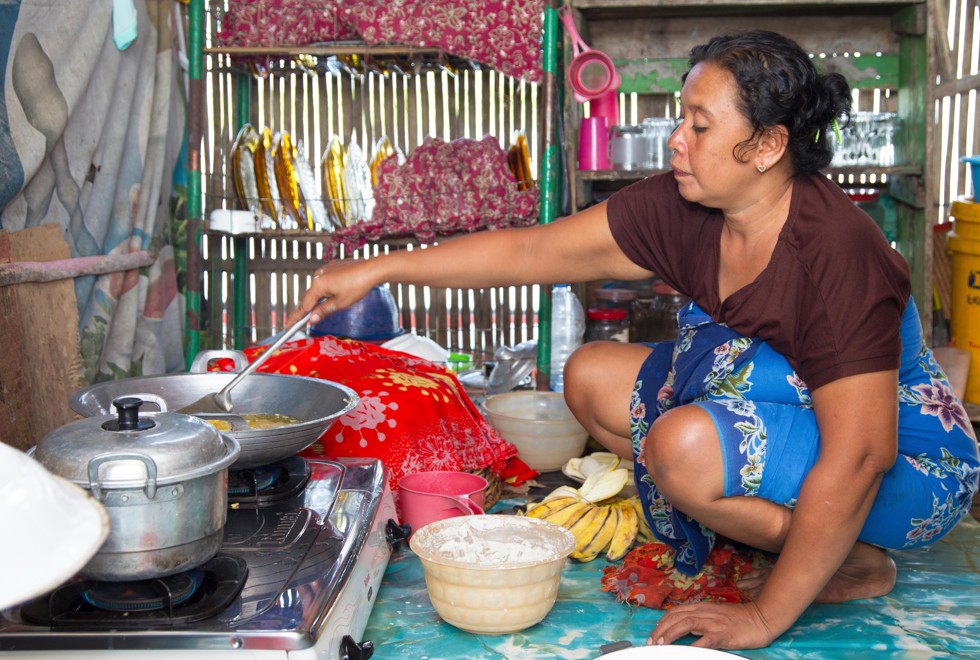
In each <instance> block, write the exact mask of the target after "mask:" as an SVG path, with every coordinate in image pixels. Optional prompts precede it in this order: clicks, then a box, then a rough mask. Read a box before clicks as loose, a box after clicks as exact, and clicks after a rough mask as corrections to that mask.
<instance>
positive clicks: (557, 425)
mask: <svg viewBox="0 0 980 660" xmlns="http://www.w3.org/2000/svg"><path fill="white" fill-rule="evenodd" d="M483 410H484V413H485V414H486V416H487V420H488V421H489V422H490V424H491V425H492V426H493V427H494V428H495V429H497V430H498V431H500V435H502V436H504V438H505V439H506V440H509V441H510V442H512V443H514V445H516V446H517V451H518V452H519V453H520V458H521V460H522V461H524V462H525V463H527V465H528V466H529V467H531V468H533V469H535V470H537V471H538V472H552V471H554V470H560V469H561V467H562V466H563V465H564V464H565V463H566V462H568V459H570V458H576V457H578V456H581V455H582V452H583V451H584V450H585V443H586V441H588V439H589V433H588V431H586V430H585V428H584V427H583V426H582V425H581V424H579V423H578V420H576V419H575V417H574V416H572V411H571V410H569V409H568V405H566V403H565V396H564V395H563V394H562V393H561V392H538V391H531V390H521V391H517V392H507V393H506V394H495V395H493V396H491V397H487V399H486V400H485V401H484V402H483Z"/></svg>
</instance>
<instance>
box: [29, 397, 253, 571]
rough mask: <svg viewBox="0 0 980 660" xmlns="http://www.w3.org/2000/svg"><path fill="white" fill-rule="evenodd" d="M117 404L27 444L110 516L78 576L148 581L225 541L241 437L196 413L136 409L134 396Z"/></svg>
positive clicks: (201, 559)
mask: <svg viewBox="0 0 980 660" xmlns="http://www.w3.org/2000/svg"><path fill="white" fill-rule="evenodd" d="M113 403H114V405H115V406H116V408H117V410H118V415H115V416H113V415H105V416H99V417H92V418H89V419H83V420H79V421H77V422H73V423H71V424H68V425H66V426H62V427H61V428H58V429H55V430H54V431H52V432H51V433H49V434H48V435H46V436H45V437H44V438H42V439H41V441H40V442H39V443H38V445H37V447H35V448H34V449H33V452H32V453H33V456H34V458H35V460H37V461H38V462H39V463H40V464H41V465H43V466H44V467H45V468H47V469H48V470H49V471H50V472H52V473H53V474H56V475H58V476H60V477H63V478H65V479H68V480H69V481H72V482H74V483H75V484H77V485H79V486H81V487H82V488H84V489H85V490H87V491H89V492H90V493H91V494H92V496H93V497H94V498H95V499H96V500H98V501H99V502H101V503H102V505H103V506H105V509H106V511H107V512H108V514H109V536H108V538H107V539H106V541H105V543H104V544H103V545H102V547H101V548H100V549H99V551H98V552H97V553H96V554H95V556H94V557H93V558H92V559H91V560H90V561H89V563H88V564H86V565H85V566H84V567H83V568H82V570H81V571H79V573H80V575H82V576H83V577H86V578H89V579H94V580H109V581H122V580H145V579H149V578H156V577H162V576H165V575H171V574H174V573H179V572H181V571H185V570H187V569H189V568H194V567H195V566H199V565H201V564H203V563H205V562H206V561H208V560H209V559H211V557H213V556H214V555H215V554H216V553H217V552H218V548H219V547H220V546H221V541H222V533H223V530H224V526H225V520H226V518H227V508H228V466H230V465H231V464H232V463H234V462H235V461H236V460H237V459H238V456H239V454H240V453H241V447H240V446H239V444H238V441H237V440H235V439H234V438H232V437H230V436H228V435H226V434H222V433H219V432H218V431H217V430H216V429H215V428H214V427H213V426H212V425H211V424H208V423H207V422H205V421H203V420H201V419H198V418H196V417H191V416H189V415H181V414H178V413H141V412H140V406H141V405H142V404H143V402H142V401H141V400H140V399H138V398H135V397H124V398H119V399H117V400H116V401H114V402H113Z"/></svg>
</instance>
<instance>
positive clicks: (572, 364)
mask: <svg viewBox="0 0 980 660" xmlns="http://www.w3.org/2000/svg"><path fill="white" fill-rule="evenodd" d="M649 353H650V349H649V348H648V347H645V346H643V345H640V344H623V343H621V342H609V341H595V342H588V343H586V344H584V345H582V346H581V347H579V348H578V349H576V350H575V352H574V353H572V355H571V356H570V357H569V358H568V362H566V363H565V401H566V402H567V403H568V405H569V407H570V408H571V409H572V412H574V413H575V416H576V417H579V413H583V414H586V415H589V416H592V417H596V416H599V417H602V416H604V415H602V414H598V415H597V414H596V413H597V412H598V413H601V412H607V413H610V414H616V415H617V416H618V415H622V416H623V417H624V419H627V420H628V417H629V407H628V406H629V395H630V393H631V392H632V390H633V384H634V383H635V382H636V374H637V372H638V371H639V370H640V365H641V364H642V363H643V360H644V359H645V358H646V356H648V355H649ZM579 419H581V417H579Z"/></svg>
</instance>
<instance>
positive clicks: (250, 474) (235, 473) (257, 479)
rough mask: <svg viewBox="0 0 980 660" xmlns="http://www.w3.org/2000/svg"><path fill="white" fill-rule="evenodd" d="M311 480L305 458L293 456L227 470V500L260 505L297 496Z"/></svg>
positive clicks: (236, 505) (241, 505)
mask: <svg viewBox="0 0 980 660" xmlns="http://www.w3.org/2000/svg"><path fill="white" fill-rule="evenodd" d="M309 480H310V466H309V464H308V463H307V462H306V460H305V459H303V458H300V457H299V456H291V457H290V458H287V459H285V460H282V461H279V462H278V463H273V464H271V465H264V466H262V467H256V468H249V469H245V470H234V469H233V470H231V471H230V472H229V473H228V504H229V505H231V506H232V508H236V509H237V508H242V509H258V508H262V507H266V506H270V505H272V504H275V503H277V502H283V501H285V500H288V499H290V498H293V497H296V496H297V495H299V494H300V493H302V492H303V490H304V489H305V488H306V484H307V482H308V481H309Z"/></svg>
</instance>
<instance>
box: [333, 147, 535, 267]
mask: <svg viewBox="0 0 980 660" xmlns="http://www.w3.org/2000/svg"><path fill="white" fill-rule="evenodd" d="M540 196H541V193H540V191H538V190H537V189H536V188H533V189H530V190H520V189H519V187H518V184H517V180H516V179H515V178H514V173H513V172H512V171H511V170H510V167H509V166H508V164H507V154H506V153H505V152H504V150H503V149H502V148H501V146H500V143H499V142H498V141H497V138H495V137H492V136H489V135H487V136H484V137H483V138H482V139H479V140H473V139H469V138H459V139H456V140H452V141H451V142H446V141H445V140H440V139H438V138H433V137H428V138H426V139H425V142H424V143H423V144H422V145H421V146H419V147H418V148H417V149H415V150H414V151H413V152H412V153H411V155H409V156H408V158H407V159H406V160H405V162H404V163H402V164H401V165H399V164H398V159H397V158H395V157H389V158H387V159H386V160H385V161H383V162H382V163H381V166H380V172H379V175H378V185H376V186H375V187H374V198H375V200H376V205H375V207H374V213H373V215H372V216H371V219H370V220H365V221H362V222H358V223H356V224H353V225H351V226H350V227H343V228H341V229H338V230H337V231H336V232H334V234H333V236H332V237H331V240H332V241H334V242H340V243H343V244H344V246H345V247H347V248H348V249H350V250H356V249H357V248H359V247H361V246H362V245H363V244H364V243H366V242H367V241H369V240H375V239H378V238H380V237H382V236H387V237H391V236H415V237H416V238H418V239H419V240H420V241H422V242H423V243H428V242H431V241H432V240H433V239H435V237H436V236H445V235H447V234H453V233H456V232H472V231H477V230H481V229H489V228H492V229H499V228H504V227H511V226H526V225H531V224H535V223H536V222H537V219H538V200H539V198H540Z"/></svg>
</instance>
